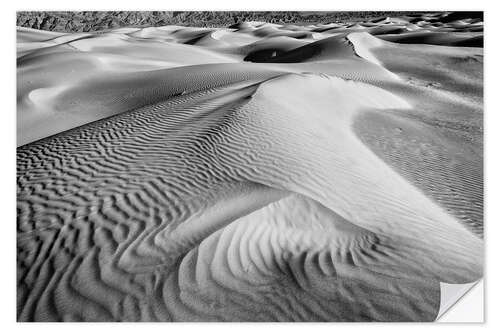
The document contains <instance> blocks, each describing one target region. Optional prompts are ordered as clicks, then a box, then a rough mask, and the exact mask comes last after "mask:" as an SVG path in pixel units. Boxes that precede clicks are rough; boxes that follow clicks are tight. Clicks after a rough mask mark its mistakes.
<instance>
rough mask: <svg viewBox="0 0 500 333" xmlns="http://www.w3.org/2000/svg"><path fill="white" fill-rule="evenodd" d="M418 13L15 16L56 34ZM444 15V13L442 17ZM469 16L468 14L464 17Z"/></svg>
mask: <svg viewBox="0 0 500 333" xmlns="http://www.w3.org/2000/svg"><path fill="white" fill-rule="evenodd" d="M419 13H422V12H387V11H385V12H384V11H364V12H326V11H324V12H283V11H282V12H269V11H268V12H262V11H261V12H249V11H248V12H241V11H240V12H238V11H218V12H202V11H198V12H195V11H191V12H187V11H186V12H175V11H149V12H148V11H140V12H135V11H134V12H130V11H101V12H98V11H79V12H77V11H64V12H63V11H59V12H56V11H54V12H50V11H31V12H18V13H17V26H21V27H27V28H34V29H41V30H50V31H59V32H89V31H100V30H106V29H112V28H118V27H123V26H135V27H141V26H162V25H172V24H176V25H186V26H199V27H219V26H228V25H231V24H234V23H238V22H244V21H265V22H270V23H295V24H301V23H330V22H336V21H363V20H367V19H373V18H378V17H386V16H399V15H402V14H404V15H415V19H418V16H417V14H419ZM444 15H447V14H444ZM467 17H470V15H467Z"/></svg>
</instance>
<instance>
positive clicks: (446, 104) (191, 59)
mask: <svg viewBox="0 0 500 333" xmlns="http://www.w3.org/2000/svg"><path fill="white" fill-rule="evenodd" d="M445 18H446V16H439V15H431V14H428V15H422V16H421V17H404V16H403V17H397V18H390V17H388V18H383V19H377V20H372V21H367V22H357V23H332V24H315V25H306V26H299V25H279V24H271V23H265V22H242V23H239V24H235V25H233V26H230V27H227V28H193V27H184V26H164V27H146V28H136V27H131V28H118V29H114V30H109V31H104V32H88V33H59V32H48V31H42V30H34V29H28V28H21V27H18V29H17V52H18V54H17V92H18V95H17V102H18V111H17V112H18V119H17V126H18V128H17V133H18V137H17V140H18V149H17V209H18V219H17V245H18V258H17V281H18V284H17V315H18V320H19V321H117V320H118V321H432V320H434V319H435V318H436V316H437V314H438V312H439V304H440V283H441V282H443V283H449V284H454V283H469V282H472V281H475V280H477V279H479V278H481V277H482V274H483V215H482V214H483V213H482V211H483V169H482V167H483V164H482V162H483V150H482V137H483V134H482V121H483V98H482V89H483V82H482V75H483V48H482V38H483V37H482V36H483V32H482V31H483V30H482V21H480V20H478V19H463V18H462V19H457V20H452V21H450V20H446V19H445Z"/></svg>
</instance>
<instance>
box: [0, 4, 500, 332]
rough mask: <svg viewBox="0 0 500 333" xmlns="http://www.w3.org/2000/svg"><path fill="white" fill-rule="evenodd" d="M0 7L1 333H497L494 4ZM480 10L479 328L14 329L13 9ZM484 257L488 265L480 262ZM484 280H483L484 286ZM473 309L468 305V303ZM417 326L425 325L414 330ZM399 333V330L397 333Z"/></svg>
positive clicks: (499, 122)
mask: <svg viewBox="0 0 500 333" xmlns="http://www.w3.org/2000/svg"><path fill="white" fill-rule="evenodd" d="M6 2H7V1H4V3H3V6H2V11H1V13H2V16H3V17H2V19H1V20H0V24H1V30H0V31H1V33H2V35H1V36H2V38H3V44H2V45H3V47H2V49H1V52H0V55H1V57H2V61H0V65H1V66H2V70H1V72H0V73H2V80H1V85H2V87H1V89H0V92H1V94H2V99H1V101H2V108H1V109H0V112H1V114H2V115H1V121H0V126H1V128H0V135H1V138H0V144H1V153H2V155H0V156H1V157H2V159H1V162H0V167H1V172H0V177H1V183H0V184H1V185H2V186H1V191H0V195H1V197H0V203H1V212H2V215H1V219H2V223H3V229H1V230H2V233H1V235H2V238H1V241H0V246H1V248H0V256H1V257H0V259H1V261H0V263H1V264H2V266H1V267H2V268H3V269H2V272H1V274H0V279H1V282H0V287H1V293H0V295H1V296H2V297H1V300H0V304H1V307H0V316H1V319H2V326H1V327H2V328H1V329H2V331H3V332H10V331H13V330H16V331H17V330H19V331H23V332H24V331H36V332H43V331H45V330H47V331H51V332H64V333H67V332H68V331H70V332H71V333H77V332H85V333H88V331H89V330H115V329H116V330H117V331H118V330H119V332H123V333H126V332H136V331H137V329H139V328H141V329H144V330H148V333H149V332H150V331H152V330H153V331H155V330H158V331H160V330H161V331H164V330H176V329H179V330H182V331H188V332H189V331H193V332H198V333H208V332H217V333H222V332H223V331H226V332H231V333H234V331H235V330H237V331H238V333H239V332H252V333H254V332H255V330H259V331H260V330H267V329H269V330H272V331H273V332H276V331H280V332H286V333H293V332H303V331H304V330H308V329H310V330H314V333H317V332H332V330H338V329H340V330H342V332H343V333H344V332H352V331H358V330H359V331H360V332H361V331H362V332H366V331H367V330H369V333H374V332H384V333H388V332H398V333H400V331H401V330H402V329H404V330H405V331H408V333H410V332H412V331H414V332H420V331H422V330H423V329H425V330H426V331H427V330H429V331H434V330H440V331H442V330H448V329H449V330H453V332H454V333H457V332H462V331H464V332H470V331H476V330H478V329H491V328H494V327H497V328H496V329H495V330H496V331H500V329H499V325H498V322H499V321H498V320H497V318H498V317H499V315H498V309H500V305H499V304H497V303H498V299H495V295H496V297H497V298H498V297H499V296H500V292H499V288H498V284H500V277H499V274H498V273H499V266H498V264H497V265H495V264H494V262H495V261H496V262H498V258H497V255H495V254H498V253H500V251H499V249H498V246H499V243H500V242H499V241H497V240H496V237H498V236H499V235H498V228H499V223H500V221H499V214H498V206H499V205H500V193H499V188H498V186H494V185H498V184H499V183H500V182H499V181H498V173H497V172H498V170H500V165H499V161H500V159H499V157H498V156H499V155H498V151H499V147H498V145H500V137H499V134H500V129H499V126H500V117H499V114H500V105H499V103H498V96H499V94H500V92H499V91H498V90H499V88H498V87H499V85H500V84H499V83H498V82H496V81H497V78H496V75H500V70H499V68H498V61H500V54H499V52H498V51H499V49H498V45H499V42H498V38H499V33H500V32H499V31H498V30H499V29H498V24H500V23H498V18H497V16H498V15H500V11H499V8H498V7H499V6H496V5H494V4H493V2H494V1H483V0H475V1H449V0H447V1H439V2H437V1H436V0H414V1H413V2H411V3H410V2H408V1H403V0H391V1H368V0H362V1H360V0H358V1H356V2H354V1H333V0H328V1H326V0H325V1H316V0H307V1H305V0H304V1H302V2H298V1H297V2H293V1H290V0H289V1H285V0H274V1H269V0H247V1H239V2H236V1H230V0H224V1H222V0H211V1H206V2H203V1H201V0H199V1H190V0H183V1H179V2H175V3H172V2H169V1H165V0H163V1H160V0H141V1H130V2H127V3H125V2H124V1H123V0H121V1H117V0H115V1H107V2H104V1H102V0H85V1H81V2H80V1H78V2H74V3H71V2H69V1H67V0H45V1H43V0H42V1H40V0H38V1H37V0H24V1H22V2H21V1H17V2H11V1H9V2H8V3H6ZM89 9H90V10H117V9H119V10H338V11H341V10H485V192H486V197H485V207H486V212H485V213H486V215H485V235H486V237H485V238H486V244H487V254H486V282H485V285H487V287H486V290H487V294H486V295H489V296H486V318H485V319H486V321H487V323H486V324H484V325H481V324H446V325H444V324H437V323H431V324H358V323H353V324H322V323H314V324H280V323H276V324H221V323H218V324H149V323H147V324H144V323H143V324H119V325H116V324H111V323H104V324H89V323H87V324H85V323H80V324H68V323H64V324H42V323H35V324H26V323H21V324H20V323H16V322H15V320H16V300H15V297H16V296H15V295H16V278H15V270H16V259H15V258H16V253H15V248H16V247H15V239H16V236H15V235H16V230H15V224H16V223H15V219H16V210H15V205H16V203H15V201H16V198H15V194H14V193H16V185H15V168H16V167H15V138H16V135H15V128H16V117H15V114H16V97H15V96H16V89H15V87H16V85H15V77H16V70H15V69H16V66H15V29H14V26H15V11H17V10H89ZM489 259H491V264H489V263H488V260H489ZM489 281H491V282H489ZM473 306H474V305H473ZM421 325H425V327H422V326H421ZM405 333H406V332H405ZM426 333H427V332H426Z"/></svg>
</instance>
